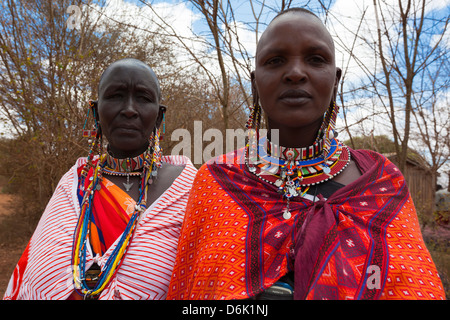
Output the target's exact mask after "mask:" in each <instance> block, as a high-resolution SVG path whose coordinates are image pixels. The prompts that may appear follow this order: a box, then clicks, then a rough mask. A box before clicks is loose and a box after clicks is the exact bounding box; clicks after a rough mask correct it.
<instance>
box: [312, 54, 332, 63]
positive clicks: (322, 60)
mask: <svg viewBox="0 0 450 320" xmlns="http://www.w3.org/2000/svg"><path fill="white" fill-rule="evenodd" d="M308 61H309V62H310V63H311V64H313V65H323V64H326V63H327V62H328V60H327V59H325V58H324V57H322V56H321V55H313V56H311V57H310V58H309V59H308Z"/></svg>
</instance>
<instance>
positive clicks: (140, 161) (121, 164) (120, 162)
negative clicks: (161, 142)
mask: <svg viewBox="0 0 450 320" xmlns="http://www.w3.org/2000/svg"><path fill="white" fill-rule="evenodd" d="M148 153H149V152H148V150H147V151H145V152H144V153H142V154H140V155H138V156H137V157H133V158H123V159H118V158H114V157H113V156H112V155H111V154H110V153H109V152H107V153H106V165H107V168H108V169H111V170H112V171H116V172H124V173H130V172H133V171H140V170H141V169H142V168H143V167H144V163H145V158H146V156H147V154H148Z"/></svg>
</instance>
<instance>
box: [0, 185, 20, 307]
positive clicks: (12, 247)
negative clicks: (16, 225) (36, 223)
mask: <svg viewBox="0 0 450 320" xmlns="http://www.w3.org/2000/svg"><path fill="white" fill-rule="evenodd" d="M13 204H14V196H13V195H10V194H3V193H0V220H1V219H2V217H3V216H4V215H7V214H10V213H11V210H12V208H13ZM25 247H26V242H24V241H23V240H22V241H20V242H19V243H0V298H3V294H4V293H5V290H6V288H7V287H8V282H9V279H10V277H11V274H12V272H13V270H14V267H15V266H16V263H17V261H18V260H19V258H20V256H21V255H22V252H23V250H24V249H25Z"/></svg>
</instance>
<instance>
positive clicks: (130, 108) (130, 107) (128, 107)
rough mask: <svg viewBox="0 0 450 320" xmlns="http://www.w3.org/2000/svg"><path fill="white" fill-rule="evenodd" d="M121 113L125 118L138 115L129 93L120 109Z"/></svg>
mask: <svg viewBox="0 0 450 320" xmlns="http://www.w3.org/2000/svg"><path fill="white" fill-rule="evenodd" d="M121 113H122V114H123V115H124V116H126V117H127V118H134V117H136V116H137V115H138V112H137V106H136V100H135V99H134V98H133V96H132V95H130V96H129V97H128V99H126V101H125V104H124V108H123V109H122V111H121Z"/></svg>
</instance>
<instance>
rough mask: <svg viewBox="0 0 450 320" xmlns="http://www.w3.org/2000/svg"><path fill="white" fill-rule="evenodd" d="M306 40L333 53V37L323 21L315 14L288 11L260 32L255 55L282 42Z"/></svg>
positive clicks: (280, 44) (281, 44)
mask: <svg viewBox="0 0 450 320" xmlns="http://www.w3.org/2000/svg"><path fill="white" fill-rule="evenodd" d="M305 41H308V43H310V45H311V46H325V47H327V48H328V49H330V50H331V52H332V53H333V54H334V43H333V39H332V37H331V35H330V33H329V32H328V30H327V29H326V28H325V26H324V25H323V23H322V22H321V21H320V20H319V19H318V18H317V17H315V16H313V15H310V14H306V13H301V12H290V13H286V14H284V15H281V16H279V17H278V18H276V19H275V20H273V21H272V22H271V23H270V24H269V26H268V27H267V29H266V30H265V31H264V33H263V34H262V36H261V38H260V41H259V43H258V46H257V49H256V57H258V55H259V54H261V52H263V51H264V50H271V49H275V48H276V47H279V46H283V44H284V43H287V42H294V43H300V42H302V43H303V42H305Z"/></svg>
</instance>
